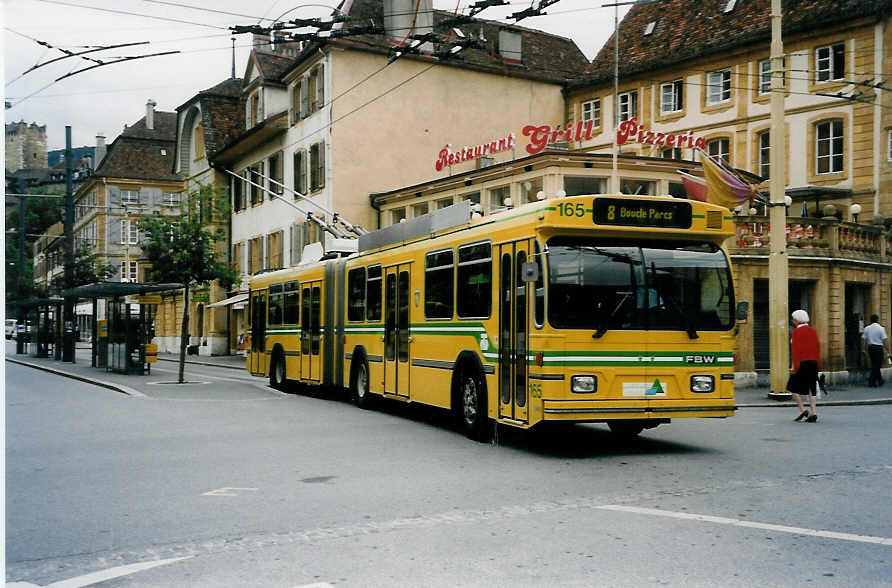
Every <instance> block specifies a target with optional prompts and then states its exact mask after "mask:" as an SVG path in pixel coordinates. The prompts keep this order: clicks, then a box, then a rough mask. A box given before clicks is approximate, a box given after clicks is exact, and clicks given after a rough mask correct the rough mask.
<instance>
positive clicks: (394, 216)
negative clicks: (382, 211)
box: [390, 208, 406, 225]
mask: <svg viewBox="0 0 892 588" xmlns="http://www.w3.org/2000/svg"><path fill="white" fill-rule="evenodd" d="M404 220H406V209H405V208H394V209H393V210H391V211H390V224H392V225H395V224H398V223H401V222H402V221H404Z"/></svg>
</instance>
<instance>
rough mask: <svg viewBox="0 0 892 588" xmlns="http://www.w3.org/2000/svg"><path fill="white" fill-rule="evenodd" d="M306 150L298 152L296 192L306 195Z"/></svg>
mask: <svg viewBox="0 0 892 588" xmlns="http://www.w3.org/2000/svg"><path fill="white" fill-rule="evenodd" d="M306 153H307V152H306V151H304V150H301V152H300V189H299V190H298V192H300V193H301V194H304V195H306V193H307V157H306Z"/></svg>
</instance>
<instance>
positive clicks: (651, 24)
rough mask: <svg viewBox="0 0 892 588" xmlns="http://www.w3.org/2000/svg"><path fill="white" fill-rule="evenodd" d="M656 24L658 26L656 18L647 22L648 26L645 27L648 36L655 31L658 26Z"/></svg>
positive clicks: (645, 33) (645, 34)
mask: <svg viewBox="0 0 892 588" xmlns="http://www.w3.org/2000/svg"><path fill="white" fill-rule="evenodd" d="M656 26H657V21H655V20H652V21H650V22H649V23H647V26H646V27H644V36H645V37H648V36H650V35H652V34H653V33H654V27H656Z"/></svg>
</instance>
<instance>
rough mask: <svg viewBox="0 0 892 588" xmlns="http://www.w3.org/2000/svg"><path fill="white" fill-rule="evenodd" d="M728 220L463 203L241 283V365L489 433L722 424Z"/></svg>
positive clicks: (606, 207)
mask: <svg viewBox="0 0 892 588" xmlns="http://www.w3.org/2000/svg"><path fill="white" fill-rule="evenodd" d="M732 234H733V225H732V219H731V217H730V216H729V212H728V210H727V209H726V208H722V207H720V206H716V205H711V204H707V203H705V202H698V201H691V200H682V199H675V198H670V197H641V196H613V195H596V196H574V197H568V198H562V199H558V200H544V201H540V202H535V203H529V204H525V205H522V206H519V207H517V208H513V209H507V210H505V211H502V212H498V213H495V214H493V215H490V216H485V217H481V216H480V215H479V214H476V213H474V212H473V210H472V206H471V204H470V203H469V202H462V203H460V204H456V205H454V206H451V207H448V208H444V209H442V210H439V211H436V212H433V213H430V214H427V215H424V216H422V217H419V218H415V219H412V220H411V221H408V222H404V223H400V224H397V225H394V226H391V227H387V228H385V229H382V230H379V231H376V232H372V233H368V234H365V235H363V236H361V237H360V238H359V243H358V252H356V253H352V254H350V255H346V256H337V255H332V258H331V259H325V258H323V259H322V260H320V261H316V262H313V263H306V264H302V265H299V266H297V267H294V268H290V269H284V270H277V271H273V272H269V273H265V274H261V275H258V276H256V277H254V278H253V279H252V280H251V293H250V310H249V315H250V321H251V327H250V328H251V332H250V334H251V340H250V352H249V354H248V358H247V366H248V369H249V370H250V371H251V373H252V374H255V375H258V376H269V379H270V383H271V385H272V386H274V387H276V388H281V387H282V386H283V385H284V384H285V383H286V380H287V381H296V382H300V383H302V384H305V385H313V386H328V387H346V388H349V389H350V392H351V396H352V398H353V401H354V402H355V403H356V404H357V405H358V406H360V407H362V408H367V407H369V406H370V405H371V403H372V402H373V401H375V400H377V399H380V398H382V397H383V398H390V399H394V400H398V401H403V402H419V403H423V404H427V405H432V406H436V407H442V408H444V409H448V410H451V411H453V412H454V413H455V415H456V417H457V418H458V421H459V422H460V423H461V426H462V428H463V429H464V432H465V433H466V434H467V435H468V436H469V437H471V438H472V439H478V440H483V439H486V438H488V436H489V435H490V434H491V432H492V430H493V428H492V426H491V423H492V422H493V421H496V422H498V423H500V424H504V425H510V426H514V427H519V428H524V429H526V428H530V427H533V426H535V425H537V424H539V423H543V422H548V421H555V422H603V423H607V424H608V425H609V427H610V429H611V430H612V431H613V432H614V433H616V434H619V435H624V436H631V435H637V434H638V433H640V432H641V431H642V430H643V429H650V428H653V427H655V426H657V425H659V424H663V423H668V422H669V421H670V419H672V418H688V417H728V416H731V415H733V414H734V410H735V404H734V355H733V354H734V341H735V334H736V328H735V327H736V324H735V322H736V319H737V317H738V315H740V318H743V314H745V313H746V303H740V308H735V301H734V287H733V280H732V273H731V267H730V265H729V261H728V255H727V253H726V251H725V250H724V249H723V242H724V241H725V240H726V239H727V238H728V237H729V236H731V235H732Z"/></svg>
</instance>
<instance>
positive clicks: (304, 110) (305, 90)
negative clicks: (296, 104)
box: [300, 78, 310, 118]
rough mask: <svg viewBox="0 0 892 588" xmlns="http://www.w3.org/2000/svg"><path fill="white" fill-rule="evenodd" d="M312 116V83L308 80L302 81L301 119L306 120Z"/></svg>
mask: <svg viewBox="0 0 892 588" xmlns="http://www.w3.org/2000/svg"><path fill="white" fill-rule="evenodd" d="M309 114H310V81H309V80H308V79H306V78H304V79H302V80H301V81H300V117H301V118H306V117H307V116H308V115H309Z"/></svg>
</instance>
